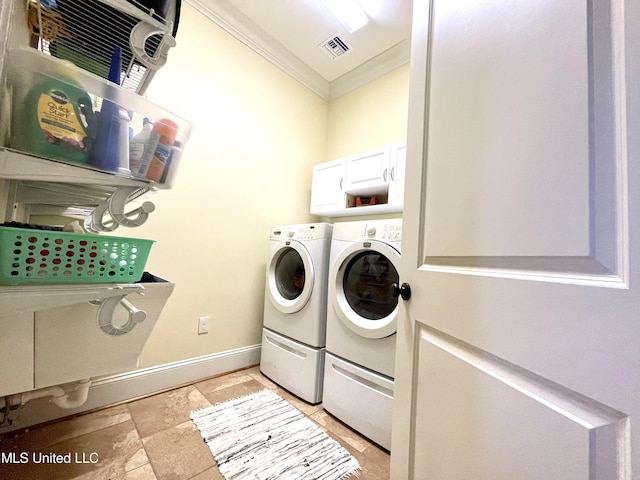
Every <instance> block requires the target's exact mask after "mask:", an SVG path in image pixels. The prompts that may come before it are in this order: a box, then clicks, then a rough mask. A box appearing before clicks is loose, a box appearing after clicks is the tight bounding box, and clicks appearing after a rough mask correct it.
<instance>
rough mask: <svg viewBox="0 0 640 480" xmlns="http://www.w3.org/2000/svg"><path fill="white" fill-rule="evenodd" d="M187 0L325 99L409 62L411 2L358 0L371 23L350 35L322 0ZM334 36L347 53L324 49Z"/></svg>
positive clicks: (399, 0) (401, 0)
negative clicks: (343, 45)
mask: <svg viewBox="0 0 640 480" xmlns="http://www.w3.org/2000/svg"><path fill="white" fill-rule="evenodd" d="M188 1H189V3H190V4H192V5H193V6H194V7H196V8H197V9H199V10H200V11H201V12H202V13H204V14H205V15H206V16H207V17H209V18H210V19H211V20H212V21H214V22H215V23H216V24H218V25H219V26H221V27H222V28H224V29H225V30H227V31H228V32H229V33H231V34H232V35H233V36H235V37H236V38H237V39H239V40H240V41H242V42H244V43H245V44H246V45H248V46H249V47H250V48H252V49H253V50H255V51H256V52H258V53H259V54H261V55H262V56H264V57H265V58H267V59H268V60H269V61H271V62H272V63H274V64H275V65H276V66H278V67H279V68H281V69H282V70H284V71H285V72H287V73H288V74H289V75H291V76H292V77H294V78H296V79H297V80H299V81H300V82H301V83H303V84H304V85H305V86H307V87H308V88H310V89H311V90H312V91H314V92H316V93H317V94H318V95H320V96H321V97H323V98H325V99H327V100H332V99H334V98H337V97H339V96H340V95H343V94H344V93H346V92H348V91H350V90H352V89H354V88H357V87H358V86H360V85H363V84H364V83H367V82H369V81H371V80H372V79H374V78H376V77H378V76H380V75H383V74H385V73H387V72H389V71H391V70H393V69H394V68H397V67H399V66H400V65H403V64H404V63H406V62H408V61H409V53H410V38H411V9H412V3H413V2H412V0H358V2H359V3H360V5H361V6H362V7H363V8H364V10H365V11H366V13H367V16H368V17H369V22H368V23H367V24H366V25H365V26H364V27H363V28H361V29H359V30H357V31H355V32H354V33H349V31H348V30H347V29H346V28H345V27H344V26H343V25H342V24H341V23H340V22H339V21H338V20H337V19H335V18H334V17H333V15H332V14H331V13H330V12H329V10H328V9H327V8H326V7H325V6H324V4H323V3H322V2H321V1H320V0H188ZM336 36H337V37H339V39H340V41H342V42H343V43H344V44H346V46H347V47H348V50H347V51H346V52H344V53H342V52H343V50H344V49H342V48H340V49H338V50H336V49H331V48H322V45H323V44H324V43H325V41H327V40H330V39H333V38H334V37H336ZM329 52H333V55H331V54H330V53H329ZM336 53H339V54H340V55H338V56H337V57H336ZM332 57H335V58H332Z"/></svg>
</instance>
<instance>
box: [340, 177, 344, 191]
mask: <svg viewBox="0 0 640 480" xmlns="http://www.w3.org/2000/svg"><path fill="white" fill-rule="evenodd" d="M342 180H344V178H341V179H340V190H342Z"/></svg>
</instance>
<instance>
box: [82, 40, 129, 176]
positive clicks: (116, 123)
mask: <svg viewBox="0 0 640 480" xmlns="http://www.w3.org/2000/svg"><path fill="white" fill-rule="evenodd" d="M121 65H122V51H121V49H120V47H119V46H118V45H116V46H115V48H114V51H113V56H112V57H111V67H110V69H109V81H110V82H113V83H115V84H116V85H120V70H121V69H122V67H121ZM121 123H122V118H121V116H120V107H119V106H118V104H117V103H116V102H114V101H113V99H109V98H104V99H103V100H102V108H101V109H100V113H99V114H98V123H97V131H96V136H95V139H94V141H93V147H92V148H91V152H90V153H89V163H91V165H92V166H94V167H96V168H99V169H100V170H106V171H107V172H117V171H118V168H119V166H120V152H121V148H120V136H121V132H122V128H121Z"/></svg>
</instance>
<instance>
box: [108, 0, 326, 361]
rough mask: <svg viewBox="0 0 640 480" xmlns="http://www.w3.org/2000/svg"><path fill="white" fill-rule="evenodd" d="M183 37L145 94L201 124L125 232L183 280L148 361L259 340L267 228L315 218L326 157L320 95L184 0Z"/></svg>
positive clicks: (151, 266) (152, 266)
mask: <svg viewBox="0 0 640 480" xmlns="http://www.w3.org/2000/svg"><path fill="white" fill-rule="evenodd" d="M177 41H178V45H177V47H176V48H175V49H174V50H173V51H172V52H171V54H170V56H169V61H168V63H167V65H166V66H165V67H164V68H163V69H161V70H159V71H158V73H157V74H156V76H155V77H154V79H153V81H152V82H151V85H150V87H149V89H148V91H147V95H148V98H149V99H150V100H151V101H153V102H155V103H158V104H160V105H162V106H163V107H165V108H167V109H168V110H170V111H172V112H174V113H176V114H178V115H180V116H182V117H184V118H187V119H189V120H190V121H191V122H192V123H193V124H194V129H193V133H192V135H191V138H190V140H189V142H188V144H187V146H186V149H185V151H184V155H183V158H182V162H181V166H180V171H179V173H178V176H177V178H176V183H175V186H174V188H173V189H172V190H170V191H161V192H160V193H158V194H157V195H155V196H154V197H153V198H152V200H153V201H154V203H155V204H156V207H157V208H156V211H155V212H154V213H153V214H152V215H151V217H150V219H149V221H148V222H147V223H146V224H145V225H144V226H143V227H140V228H137V229H135V230H130V231H127V232H131V235H132V236H136V237H141V238H151V239H155V240H157V243H156V244H155V245H154V247H153V249H152V253H151V257H150V259H149V262H148V263H147V270H149V271H151V272H153V273H156V274H160V275H162V276H165V277H166V278H169V279H171V280H173V281H175V282H176V287H175V290H174V293H173V295H172V297H171V299H170V300H169V302H168V303H167V306H166V308H165V310H164V312H163V313H162V315H161V317H160V319H159V321H158V323H157V325H156V328H155V330H154V331H153V333H152V335H151V337H150V339H149V341H148V343H147V345H146V347H145V349H144V351H143V354H142V356H141V361H140V366H141V367H145V366H150V365H156V364H162V363H167V362H171V361H176V360H181V359H185V358H190V357H195V356H200V355H205V354H209V353H215V352H221V351H225V350H229V349H233V348H238V347H242V346H247V345H254V344H257V343H260V332H261V330H260V329H261V322H262V309H263V295H264V293H263V292H264V269H265V261H266V254H267V238H268V235H269V227H270V226H271V225H274V224H280V223H298V222H299V223H304V222H309V221H312V220H313V219H314V217H312V216H311V215H310V214H309V199H310V194H311V193H310V185H311V166H312V165H313V164H314V163H318V162H321V161H323V159H324V157H325V138H326V121H327V103H326V102H325V101H324V100H322V99H320V98H319V97H318V96H316V95H315V94H313V93H311V92H310V91H309V90H307V89H306V88H304V87H302V86H301V85H300V84H299V83H298V82H296V81H295V80H293V79H292V78H291V77H289V76H288V75H286V74H284V73H283V72H282V71H281V70H279V69H278V68H276V67H275V66H273V65H272V64H271V63H269V62H267V61H266V60H264V59H263V58H262V57H260V56H259V55H257V54H256V53H254V52H253V51H251V50H250V49H249V48H247V47H245V46H244V45H243V44H241V43H240V42H238V41H237V40H235V39H233V38H232V37H231V36H230V35H228V34H227V33H226V32H224V31H223V30H221V29H220V28H218V27H217V26H216V25H215V24H214V23H212V22H211V21H209V20H208V19H206V18H205V17H204V16H203V15H202V14H200V13H199V12H198V11H196V10H195V9H193V8H192V7H191V6H190V5H189V4H188V3H185V2H183V7H182V13H181V20H180V28H179V30H178V35H177ZM120 230H122V229H120ZM120 230H118V233H119V234H120ZM125 233H126V232H122V233H121V234H125ZM203 315H210V316H211V321H210V323H209V333H208V334H206V335H197V321H198V318H199V317H200V316H203Z"/></svg>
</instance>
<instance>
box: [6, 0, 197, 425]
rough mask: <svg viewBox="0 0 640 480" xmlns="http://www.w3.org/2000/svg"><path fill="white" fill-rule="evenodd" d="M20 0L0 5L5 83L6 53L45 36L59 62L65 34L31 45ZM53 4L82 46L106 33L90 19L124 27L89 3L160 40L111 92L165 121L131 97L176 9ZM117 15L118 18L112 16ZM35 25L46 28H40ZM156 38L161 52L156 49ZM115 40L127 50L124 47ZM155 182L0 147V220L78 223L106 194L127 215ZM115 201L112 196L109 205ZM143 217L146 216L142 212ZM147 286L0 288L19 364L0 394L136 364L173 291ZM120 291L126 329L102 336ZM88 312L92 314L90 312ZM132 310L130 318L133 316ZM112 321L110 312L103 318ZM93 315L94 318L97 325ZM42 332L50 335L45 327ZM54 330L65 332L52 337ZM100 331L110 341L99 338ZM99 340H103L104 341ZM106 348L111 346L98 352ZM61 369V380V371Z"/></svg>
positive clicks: (9, 347) (113, 0)
mask: <svg viewBox="0 0 640 480" xmlns="http://www.w3.org/2000/svg"><path fill="white" fill-rule="evenodd" d="M26 3H27V2H25V1H22V0H10V1H8V2H6V1H3V2H2V5H1V6H0V32H2V33H0V79H2V80H3V81H4V80H5V79H7V78H8V73H9V68H8V66H7V65H8V63H7V62H6V59H7V53H8V52H9V51H10V49H14V48H16V47H23V46H27V45H31V46H36V45H35V43H37V44H38V45H37V46H38V47H39V48H40V49H42V50H43V51H45V52H46V51H47V49H50V48H51V46H52V42H58V45H57V48H58V52H57V53H58V55H57V56H58V58H63V56H62V55H60V47H61V46H62V43H63V42H61V40H70V39H68V38H65V37H64V36H58V37H48V38H43V37H44V35H41V38H40V40H39V41H38V42H33V38H34V37H33V36H32V33H33V28H32V27H33V25H32V26H31V31H29V28H30V27H29V21H28V18H27V17H28V11H27V9H25V4H26ZM29 3H30V4H32V5H35V7H36V9H40V8H41V7H42V3H41V2H40V0H34V1H32V2H29ZM56 3H57V5H58V8H59V10H58V11H57V12H54V13H60V14H62V13H63V10H62V9H63V8H67V11H66V12H65V13H64V15H63V16H62V19H63V22H66V26H67V27H69V28H71V27H72V24H73V23H74V21H73V20H72V17H71V16H69V15H70V12H71V11H72V10H74V9H78V11H74V12H71V13H73V16H74V17H75V16H77V18H80V19H83V20H85V23H86V25H87V27H88V28H87V30H86V31H83V32H82V35H85V34H88V35H93V38H92V39H91V40H92V41H90V42H84V41H83V40H82V37H81V34H80V32H79V31H78V30H75V31H74V32H73V34H74V35H75V40H79V41H82V42H84V43H86V44H87V45H88V44H100V43H101V42H102V40H103V39H104V37H107V36H109V35H104V34H101V33H99V32H98V29H96V28H92V25H93V26H94V27H95V25H96V22H101V21H105V20H107V21H108V20H109V19H111V22H112V23H111V24H110V25H108V26H107V28H108V29H110V28H122V25H118V23H119V21H114V18H115V17H116V16H109V15H107V16H106V19H105V18H100V16H98V17H95V15H94V16H92V15H91V13H90V11H89V10H87V9H90V8H97V9H99V10H96V11H102V10H100V9H103V8H110V9H115V10H117V11H118V12H119V13H121V14H122V15H123V16H128V17H130V18H132V19H133V20H132V22H133V23H132V25H135V29H136V32H134V36H135V35H139V36H144V35H147V34H148V35H149V37H154V36H155V37H158V38H156V40H154V42H155V43H156V47H157V48H155V52H160V53H161V54H159V56H157V58H152V56H151V55H152V53H151V52H144V51H143V52H141V53H140V55H141V57H136V59H132V60H130V61H129V62H127V63H126V64H123V77H124V78H126V79H128V80H130V77H131V75H132V74H133V73H135V72H134V71H136V72H140V71H142V76H141V77H140V78H138V79H135V80H134V82H135V85H133V86H131V85H126V83H125V87H127V88H128V90H127V91H124V92H123V93H120V94H119V96H118V98H119V100H121V101H122V103H121V102H118V104H119V105H121V106H122V105H124V106H126V107H128V108H127V109H128V110H132V111H134V112H136V113H144V114H145V116H149V117H151V118H163V117H164V116H165V115H164V113H165V112H164V111H163V109H161V108H159V107H157V106H155V105H152V104H150V105H147V103H148V102H146V100H145V99H143V98H142V97H140V96H139V95H135V93H141V92H143V91H144V89H145V88H146V85H147V84H148V82H149V81H150V79H151V77H152V74H153V72H155V70H156V69H157V68H160V67H161V66H162V65H163V61H164V60H166V57H165V58H164V59H163V58H161V57H162V55H163V54H166V50H167V49H168V47H171V46H172V44H175V42H174V41H173V37H172V34H173V30H174V26H175V25H174V23H173V18H174V16H175V13H176V12H175V11H171V10H170V11H169V14H168V15H167V16H166V18H163V19H159V18H157V16H156V15H155V14H154V12H152V11H144V10H143V9H141V8H139V7H140V4H135V5H134V4H133V3H132V2H129V1H127V0H87V1H78V0H59V1H58V2H56ZM169 3H173V2H169ZM173 5H175V3H173ZM172 8H174V7H172ZM69 9H70V10H69ZM41 14H42V12H37V15H41ZM117 17H118V18H120V16H117ZM120 23H121V22H120ZM38 25H41V26H44V24H38ZM126 28H129V27H126ZM36 29H39V30H41V31H42V32H43V31H44V30H45V28H39V27H37V26H36ZM119 38H126V40H127V43H128V38H127V37H126V36H125V37H122V36H120V35H119ZM137 38H140V37H137ZM75 40H73V41H74V42H75ZM152 40H153V39H152ZM172 41H173V42H172ZM163 42H164V45H165V47H166V48H164V47H162V48H161V47H160V46H159V45H160V44H161V43H163ZM84 43H83V44H84ZM71 44H72V42H71V41H69V42H67V44H66V47H71V46H72V45H71ZM78 44H79V43H76V44H74V45H78ZM123 46H125V47H126V48H129V47H128V45H123ZM108 48H109V49H110V50H112V49H113V44H112V43H110V44H109V45H108ZM134 50H135V49H134ZM49 53H51V52H49ZM83 53H90V52H88V51H87V52H83ZM67 60H68V59H67ZM93 73H95V72H93ZM85 75H86V73H85ZM93 76H94V77H95V75H93ZM95 78H96V81H97V80H100V79H99V78H98V77H95ZM85 85H86V83H85ZM5 87H6V86H5V85H0V99H1V100H0V105H2V106H3V108H2V109H1V110H2V112H0V113H1V115H0V142H5V143H4V145H9V141H8V138H7V132H8V131H9V128H8V125H9V124H10V121H11V118H12V117H11V115H10V114H9V113H8V112H7V111H6V109H7V108H8V107H7V105H9V104H10V102H8V101H7V98H8V97H7V96H6V94H7V92H8V89H6V88H5ZM87 90H89V91H90V92H91V93H94V94H98V95H97V96H99V97H101V98H106V94H105V95H99V93H100V90H99V89H97V88H96V89H93V90H91V89H89V88H88V87H87ZM123 90H125V89H123ZM134 92H135V93H134ZM189 128H190V127H189ZM187 137H188V135H187ZM156 188H158V185H157V184H155V183H154V182H150V181H146V180H138V179H135V178H133V177H126V176H120V175H115V174H112V173H107V172H104V171H98V170H94V169H92V168H87V166H86V165H82V166H80V165H77V164H70V163H63V162H60V161H55V160H51V159H47V158H42V157H39V156H37V155H32V154H27V153H24V152H21V151H16V150H15V149H10V148H6V147H0V223H2V222H10V221H17V222H25V223H30V221H31V218H32V217H33V216H34V215H60V214H62V215H64V216H68V217H76V218H79V219H82V218H84V217H86V216H87V215H90V214H91V212H93V211H98V212H100V211H101V209H102V208H103V207H104V206H105V204H106V203H108V202H110V200H111V202H110V203H109V212H110V213H111V211H112V207H113V205H112V203H115V204H116V206H118V207H120V206H122V208H123V211H122V213H123V214H125V213H126V212H125V211H124V209H125V208H126V209H127V211H128V210H129V209H130V208H135V204H137V203H139V202H140V201H142V200H144V197H145V195H147V194H149V193H153V192H154V191H155V190H156ZM116 197H117V198H118V199H119V201H118V202H113V199H114V198H116ZM132 203H133V204H134V205H132ZM143 206H144V203H143ZM147 208H148V207H147ZM138 210H140V208H138ZM143 213H144V214H148V212H146V211H145V212H143ZM114 218H115V217H114ZM154 282H157V283H148V284H142V283H133V284H124V283H81V284H55V285H54V284H51V285H49V284H38V285H17V286H0V327H2V330H3V335H2V337H1V338H0V362H2V363H4V364H7V365H8V364H11V365H19V368H12V369H10V370H11V372H9V373H7V374H6V375H2V376H0V396H4V395H12V394H14V393H20V392H25V391H29V390H33V389H35V388H41V387H45V386H48V385H53V384H61V383H63V382H71V381H77V380H81V379H84V378H89V377H93V376H97V375H104V374H107V373H110V372H115V371H122V370H126V369H133V368H135V366H136V362H137V356H138V355H139V351H140V349H141V348H142V347H141V346H140V345H143V344H144V341H145V339H146V338H147V337H148V335H149V334H150V331H151V329H152V328H153V325H154V323H155V320H156V319H157V317H158V316H159V314H160V311H161V310H162V308H163V306H164V303H165V302H166V300H167V298H168V297H169V295H170V294H171V291H172V289H173V283H172V282H170V281H167V280H164V279H161V278H160V277H156V278H155V280H154ZM143 291H144V293H146V295H145V296H144V297H141V296H139V295H137V294H136V293H143ZM130 294H133V295H130ZM127 295H130V297H128V299H130V300H131V302H128V305H129V306H128V307H125V309H122V308H119V310H120V312H119V315H122V314H123V313H124V314H125V315H126V313H127V311H129V313H130V314H131V316H130V317H129V320H130V322H131V326H130V329H129V330H126V329H125V328H120V326H119V325H116V326H115V330H114V331H111V332H107V330H105V328H108V327H109V326H110V325H108V324H103V323H101V322H102V316H101V315H102V313H103V311H104V312H105V313H106V314H110V313H111V314H112V315H115V314H113V312H115V305H116V303H118V302H124V299H125V297H126V296H127ZM105 305H109V306H111V311H110V310H109V309H108V308H106V307H105V308H103V307H104V306H105ZM137 308H139V309H140V310H137ZM74 309H76V310H74ZM142 310H144V311H142ZM96 311H97V312H98V318H96ZM145 312H146V313H145ZM141 313H144V315H145V316H146V320H145V319H141V318H140V314H141ZM134 316H135V317H136V320H135V321H134V320H132V319H133V318H134ZM114 318H115V317H114ZM110 319H111V317H110V316H109V318H108V319H107V320H110ZM96 320H98V323H97V324H96V323H95V322H96ZM143 320H144V321H143ZM107 323H108V322H107ZM103 327H105V328H103ZM124 327H126V325H124ZM133 327H135V328H133ZM46 328H49V329H51V331H45V330H46ZM60 329H62V332H66V333H60V331H61V330H60ZM82 329H85V330H82ZM125 330H126V331H125ZM129 332H131V333H129ZM105 335H111V336H112V337H111V338H109V337H105ZM76 337H77V338H76ZM74 338H75V342H76V343H75V344H74V345H73V346H72V348H73V349H74V350H69V345H68V343H67V339H74ZM104 338H107V339H108V340H107V341H106V342H105V340H104ZM115 342H117V343H115ZM105 345H113V346H112V347H110V348H105ZM98 349H104V350H102V351H100V355H96V351H97V350H98ZM69 351H71V352H72V353H70V354H68V355H67V357H64V353H65V352H67V353H69ZM47 355H49V356H47ZM52 359H53V360H52ZM65 362H66V363H65ZM60 372H62V373H63V376H60V375H59V373H60ZM52 373H55V375H52ZM3 413H6V412H3ZM6 420H7V417H6V415H4V416H0V422H1V421H6ZM2 426H3V425H0V427H2Z"/></svg>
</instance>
